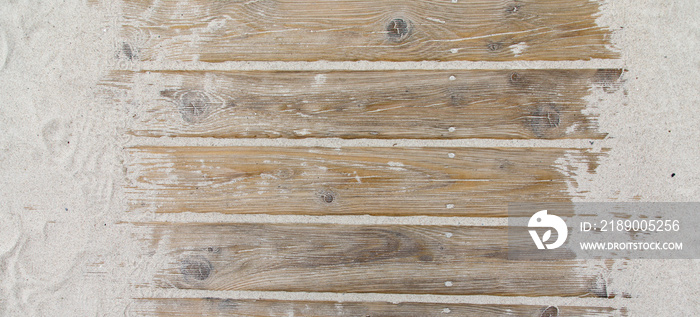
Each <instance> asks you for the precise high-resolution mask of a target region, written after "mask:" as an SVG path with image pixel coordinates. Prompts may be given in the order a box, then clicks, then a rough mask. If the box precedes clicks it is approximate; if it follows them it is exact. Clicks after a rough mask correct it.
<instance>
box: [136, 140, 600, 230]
mask: <svg viewBox="0 0 700 317" xmlns="http://www.w3.org/2000/svg"><path fill="white" fill-rule="evenodd" d="M128 154H129V157H130V161H129V162H127V178H128V180H129V184H128V185H127V190H128V192H129V197H130V202H131V210H134V211H155V212H162V213H172V212H220V213H245V214H305V215H362V214H369V215H384V216H388V215H430V216H455V215H459V216H487V217H488V216H498V217H501V216H506V208H507V203H508V202H569V201H571V198H572V193H570V192H569V186H575V180H574V179H573V177H572V175H574V174H578V175H583V174H585V173H594V172H595V168H596V164H597V160H598V156H599V155H600V154H598V153H592V152H590V151H588V150H584V149H560V148H498V149H496V148H361V147H358V148H339V149H333V148H292V147H136V148H130V149H128ZM581 166H587V167H583V168H581Z"/></svg>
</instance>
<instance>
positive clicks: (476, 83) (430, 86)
mask: <svg viewBox="0 0 700 317" xmlns="http://www.w3.org/2000/svg"><path fill="white" fill-rule="evenodd" d="M621 72H622V71H621V70H619V69H601V70H517V71H512V70H498V71H487V70H473V71H334V72H310V71H307V72H266V71H258V72H245V71H241V72H196V71H185V72H150V71H149V72H136V73H135V72H115V73H113V74H112V76H111V77H110V78H109V80H105V81H104V82H103V83H104V84H105V85H107V86H110V87H115V88H117V90H119V91H122V92H123V94H122V96H119V95H116V98H117V99H121V100H122V101H123V102H124V103H125V104H127V105H128V107H129V108H130V110H131V111H132V113H133V125H132V127H131V133H132V134H134V135H138V136H157V137H158V136H187V137H216V138H280V137H284V138H307V137H315V138H320V137H338V138H347V139H352V138H413V139H453V138H497V139H530V138H533V139H559V138H567V139H568V138H571V139H577V138H589V139H601V138H603V137H605V134H604V133H601V132H599V131H598V129H597V117H596V115H595V114H594V113H595V111H591V109H588V101H587V100H586V98H587V97H588V96H589V94H590V93H591V92H592V91H593V90H594V89H605V90H606V91H610V90H614V88H615V87H619V85H620V75H621Z"/></svg>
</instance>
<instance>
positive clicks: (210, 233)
mask: <svg viewBox="0 0 700 317" xmlns="http://www.w3.org/2000/svg"><path fill="white" fill-rule="evenodd" d="M140 226H145V228H147V229H149V230H150V232H151V233H150V235H146V237H145V238H144V244H146V245H150V246H152V248H153V249H152V250H149V251H148V253H149V254H155V255H157V256H158V259H159V260H158V263H160V264H159V265H161V267H160V270H158V271H157V273H156V276H155V278H154V281H155V285H156V286H158V287H163V288H180V289H202V290H245V291H290V292H339V293H401V294H443V295H505V296H593V297H606V298H607V297H609V296H610V294H609V293H608V290H607V286H606V285H607V284H606V281H605V280H604V279H603V277H602V276H603V274H605V273H607V272H609V269H610V264H606V263H605V261H581V260H576V261H574V260H556V261H540V262H536V261H510V260H508V259H507V253H508V248H509V244H508V241H507V230H506V228H505V227H465V226H408V225H364V226H362V225H336V224H255V223H243V224H192V223H188V224H159V223H146V224H140ZM520 243H525V241H523V242H520ZM529 243H530V244H531V241H529Z"/></svg>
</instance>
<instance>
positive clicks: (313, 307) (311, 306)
mask: <svg viewBox="0 0 700 317" xmlns="http://www.w3.org/2000/svg"><path fill="white" fill-rule="evenodd" d="M131 311H132V312H134V313H136V314H138V315H139V316H242V317H253V316H259V317H263V316H304V317H328V316H339V317H344V316H347V317H350V316H352V317H366V316H371V317H388V316H392V317H445V316H460V317H465V316H479V317H501V316H518V317H566V316H571V317H594V316H627V313H626V309H614V308H609V307H575V306H558V307H556V306H528V305H475V304H452V303H450V304H439V303H397V304H394V303H387V302H324V301H277V300H245V299H222V298H201V299H200V298H180V299H167V298H143V299H138V300H137V301H136V305H135V307H134V308H132V309H131Z"/></svg>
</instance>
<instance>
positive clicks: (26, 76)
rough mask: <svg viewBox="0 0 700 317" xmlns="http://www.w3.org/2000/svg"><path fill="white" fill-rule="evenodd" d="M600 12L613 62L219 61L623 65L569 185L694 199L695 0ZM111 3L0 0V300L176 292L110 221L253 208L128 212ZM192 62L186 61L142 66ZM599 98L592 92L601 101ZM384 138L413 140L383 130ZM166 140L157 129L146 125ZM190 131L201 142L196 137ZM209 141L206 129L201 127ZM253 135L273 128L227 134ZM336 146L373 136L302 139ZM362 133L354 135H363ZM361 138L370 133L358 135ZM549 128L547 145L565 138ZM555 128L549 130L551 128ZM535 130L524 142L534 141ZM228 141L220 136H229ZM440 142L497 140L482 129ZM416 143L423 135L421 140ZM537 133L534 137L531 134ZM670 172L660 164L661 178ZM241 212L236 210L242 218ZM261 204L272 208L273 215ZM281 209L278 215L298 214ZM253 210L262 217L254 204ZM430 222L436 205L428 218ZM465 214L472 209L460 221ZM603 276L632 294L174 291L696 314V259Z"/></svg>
mask: <svg viewBox="0 0 700 317" xmlns="http://www.w3.org/2000/svg"><path fill="white" fill-rule="evenodd" d="M604 3H605V5H604V6H603V14H602V15H601V17H600V18H599V23H600V24H601V25H605V26H609V27H610V28H612V29H614V30H615V33H614V43H615V47H616V48H617V49H618V50H620V52H621V53H622V59H621V60H619V61H591V62H585V63H582V62H557V63H546V62H543V63H516V62H513V63H496V64H494V63H449V64H440V63H402V64H400V65H396V64H385V63H364V62H363V63H334V64H333V63H330V64H328V63H325V64H324V63H312V64H309V63H290V64H278V63H277V64H276V63H252V64H246V63H230V64H225V65H223V66H217V67H227V68H231V69H235V68H254V69H257V68H260V69H265V68H270V67H272V68H291V69H323V68H328V67H331V68H341V69H368V68H377V69H392V68H422V69H437V68H484V67H487V68H491V67H518V68H526V67H540V68H568V67H572V68H581V67H592V66H591V65H596V66H595V67H598V66H600V67H624V68H625V69H627V70H628V72H627V73H626V74H625V75H624V79H625V84H624V86H623V89H621V90H620V91H619V92H617V93H615V94H608V95H598V96H593V97H592V98H591V100H590V102H591V109H592V110H593V111H596V112H598V113H599V114H600V125H601V130H602V131H604V132H607V133H608V134H609V137H608V138H607V139H605V140H601V141H596V143H595V144H594V145H593V146H594V147H600V148H610V152H609V155H608V156H607V157H605V158H604V159H603V160H602V163H601V165H600V167H599V168H598V172H597V174H595V175H581V176H578V179H577V184H576V185H572V186H575V188H571V190H572V191H578V192H582V191H587V193H586V194H585V195H584V197H583V198H582V199H581V200H585V201H636V200H639V201H698V200H699V198H700V173H699V170H700V169H698V167H697V159H698V158H700V146H698V141H699V140H700V127H699V123H700V110H698V104H699V103H698V102H699V101H700V100H699V99H700V93H699V92H700V90H699V89H698V83H700V54H699V53H698V51H699V49H700V47H699V46H700V41H699V40H700V2H698V1H696V0H668V1H651V0H634V1H633V0H616V1H615V0H608V1H606V2H604ZM118 17H119V2H117V1H114V2H113V1H111V0H105V1H99V3H98V4H87V3H85V1H75V0H66V1H39V0H34V1H32V0H5V1H2V2H1V3H0V101H1V102H2V103H1V106H0V206H1V208H0V315H1V316H117V315H119V316H122V315H129V314H130V307H131V306H132V305H133V301H132V298H135V297H141V296H186V295H185V294H186V293H184V292H179V291H177V290H175V291H163V290H153V289H149V288H138V287H135V286H134V285H135V284H137V283H141V282H148V279H149V277H150V276H151V275H152V273H153V270H154V269H155V267H156V264H157V262H155V261H157V259H152V258H146V257H144V256H143V250H142V249H141V247H140V245H139V243H138V241H136V239H135V237H136V236H138V235H139V232H138V230H137V229H136V228H134V227H133V226H131V225H128V224H124V223H123V222H125V221H138V220H153V219H157V220H166V221H188V220H198V221H237V220H238V219H243V220H245V221H257V220H262V221H266V219H267V218H265V216H258V218H255V217H252V218H250V217H249V218H245V217H238V216H224V215H187V214H184V215H172V216H157V215H153V214H128V213H126V210H127V205H126V200H125V195H124V190H123V186H124V184H125V180H124V166H125V164H124V161H123V160H124V154H123V151H122V149H123V148H124V147H125V146H128V145H130V144H136V143H142V142H141V141H140V140H138V139H133V138H130V137H129V136H127V135H126V134H125V130H126V128H127V127H128V125H129V118H128V116H127V111H126V109H125V105H121V104H116V103H114V102H112V101H111V100H110V99H109V98H106V96H105V94H104V93H103V88H101V87H100V86H99V85H98V83H99V81H100V80H101V79H103V78H104V77H105V75H106V74H107V73H108V71H109V70H112V69H118V68H135V67H140V66H139V65H135V64H134V63H131V62H125V61H124V59H119V58H118V57H119V56H118V48H119V46H120V45H121V38H120V35H119V29H118V25H119V24H118ZM151 66H154V67H164V68H192V69H194V68H200V67H207V66H202V65H196V64H184V65H183V64H166V63H163V64H162V65H157V64H156V65H151ZM601 98H602V101H601ZM394 141H396V142H399V145H422V144H424V143H422V142H430V141H407V140H392V141H391V142H393V143H396V142H394ZM149 142H156V143H158V142H164V144H165V143H167V142H169V143H167V144H174V141H172V140H170V141H168V140H155V141H153V140H151V141H149ZM201 142H203V143H206V142H209V141H206V140H205V141H201ZM211 142H215V141H211ZM243 142H247V143H250V144H256V145H266V144H274V143H275V142H276V141H243ZM297 142H299V144H301V145H310V144H314V145H322V146H323V145H326V146H343V145H348V144H353V145H357V144H359V145H362V144H379V145H381V144H383V143H382V141H340V140H306V141H297ZM363 142H364V143H363ZM373 142H374V143H373ZM557 142H558V141H554V143H549V144H552V145H558V144H565V143H561V142H560V143H557ZM562 142H563V141H562ZM535 143H536V142H535ZM231 144H235V143H231ZM446 144H449V145H457V146H465V145H479V146H499V145H503V144H508V143H507V142H505V143H504V142H500V143H499V142H495V141H493V142H492V141H489V140H478V141H454V142H452V143H449V142H447V143H446ZM427 145H430V144H427ZM535 145H537V144H535ZM671 175H674V176H673V177H672V176H671ZM246 219H247V220H246ZM276 219H277V218H274V219H272V220H273V221H277V220H276ZM291 219H292V218H281V220H280V221H305V220H304V219H303V217H302V218H300V219H301V220H299V219H297V220H291ZM268 220H269V219H268ZM329 221H340V222H369V223H374V222H383V223H394V222H401V223H412V222H419V221H424V220H421V219H412V218H407V219H391V218H389V219H374V218H371V219H369V218H367V217H346V218H343V219H341V220H329ZM434 221H435V222H444V220H434ZM476 221H478V220H476ZM617 265H618V266H620V267H622V266H626V270H625V271H624V272H623V273H615V274H613V276H611V277H612V278H613V282H612V284H611V288H615V289H620V290H625V291H626V292H629V293H631V294H633V298H631V299H622V298H616V299H613V300H611V301H607V300H600V299H582V298H566V299H562V298H497V297H489V296H457V297H446V296H410V295H382V296H373V295H359V294H355V295H353V294H288V293H256V292H227V293H218V294H212V293H211V292H198V293H189V294H197V295H201V296H211V295H215V296H237V297H242V298H286V299H312V298H313V299H331V300H353V299H354V300H390V301H403V300H419V301H438V302H465V303H471V302H474V303H501V302H503V303H530V304H538V305H550V304H556V305H598V304H607V303H610V304H612V305H613V306H616V307H622V306H625V307H628V309H629V311H630V315H631V316H669V315H674V316H691V315H695V314H698V313H700V304H698V303H699V301H698V300H697V296H698V292H699V291H700V277H699V276H700V261H697V260H635V261H628V262H623V261H618V264H617Z"/></svg>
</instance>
